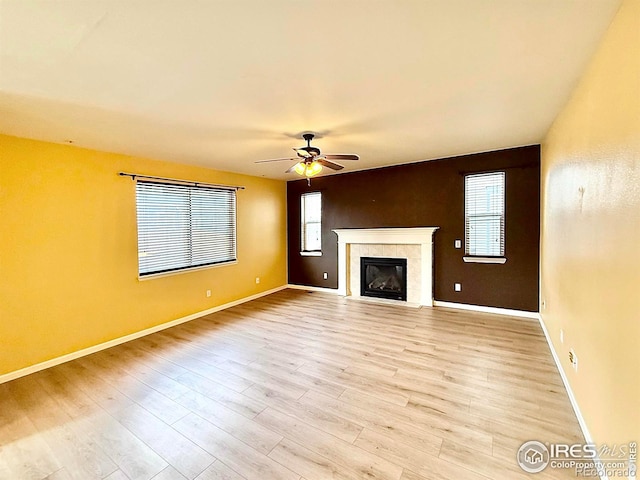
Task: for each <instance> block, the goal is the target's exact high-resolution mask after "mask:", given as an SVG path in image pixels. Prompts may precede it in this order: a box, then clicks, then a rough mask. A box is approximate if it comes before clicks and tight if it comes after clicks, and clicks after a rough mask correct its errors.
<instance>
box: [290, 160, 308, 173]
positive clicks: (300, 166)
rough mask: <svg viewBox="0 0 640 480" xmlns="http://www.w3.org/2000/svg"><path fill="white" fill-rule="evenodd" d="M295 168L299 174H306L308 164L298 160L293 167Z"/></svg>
mask: <svg viewBox="0 0 640 480" xmlns="http://www.w3.org/2000/svg"><path fill="white" fill-rule="evenodd" d="M293 170H294V171H295V172H296V173H297V174H298V175H304V174H305V171H306V170H307V166H306V164H305V163H304V162H298V163H296V164H295V166H294V167H293Z"/></svg>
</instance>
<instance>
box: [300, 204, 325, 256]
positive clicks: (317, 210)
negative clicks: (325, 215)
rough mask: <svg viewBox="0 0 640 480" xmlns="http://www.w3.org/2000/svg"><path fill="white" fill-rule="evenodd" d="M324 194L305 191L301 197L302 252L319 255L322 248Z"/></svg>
mask: <svg viewBox="0 0 640 480" xmlns="http://www.w3.org/2000/svg"><path fill="white" fill-rule="evenodd" d="M321 218H322V194H321V193H320V192H314V193H304V194H302V196H301V197H300V237H301V241H300V243H301V245H300V250H301V253H302V254H303V255H304V254H307V255H314V254H315V255H318V254H320V251H321V250H322V235H321V232H320V229H321V226H322V221H321Z"/></svg>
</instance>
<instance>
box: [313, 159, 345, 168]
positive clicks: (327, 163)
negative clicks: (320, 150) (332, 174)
mask: <svg viewBox="0 0 640 480" xmlns="http://www.w3.org/2000/svg"><path fill="white" fill-rule="evenodd" d="M316 162H318V163H319V164H320V165H322V166H324V167H327V168H330V169H331V170H342V169H343V168H344V167H343V166H342V165H340V164H338V163H333V162H330V161H329V160H325V159H324V158H318V159H317V160H316Z"/></svg>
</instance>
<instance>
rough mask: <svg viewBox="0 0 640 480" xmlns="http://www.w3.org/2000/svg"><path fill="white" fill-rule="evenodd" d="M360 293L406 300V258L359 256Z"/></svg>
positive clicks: (364, 295)
mask: <svg viewBox="0 0 640 480" xmlns="http://www.w3.org/2000/svg"><path fill="white" fill-rule="evenodd" d="M360 290H361V291H360V295H362V296H363V297H376V298H388V299H391V300H403V301H406V300H407V259H406V258H379V257H360Z"/></svg>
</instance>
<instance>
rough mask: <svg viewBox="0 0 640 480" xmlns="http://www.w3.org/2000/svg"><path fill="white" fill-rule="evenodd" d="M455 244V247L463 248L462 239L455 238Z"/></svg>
mask: <svg viewBox="0 0 640 480" xmlns="http://www.w3.org/2000/svg"><path fill="white" fill-rule="evenodd" d="M453 246H454V248H462V240H455V241H454V242H453Z"/></svg>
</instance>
